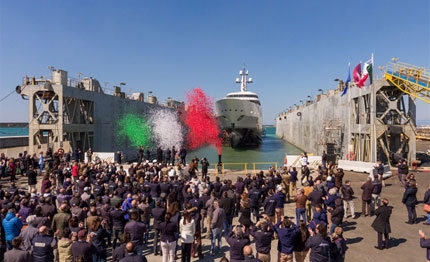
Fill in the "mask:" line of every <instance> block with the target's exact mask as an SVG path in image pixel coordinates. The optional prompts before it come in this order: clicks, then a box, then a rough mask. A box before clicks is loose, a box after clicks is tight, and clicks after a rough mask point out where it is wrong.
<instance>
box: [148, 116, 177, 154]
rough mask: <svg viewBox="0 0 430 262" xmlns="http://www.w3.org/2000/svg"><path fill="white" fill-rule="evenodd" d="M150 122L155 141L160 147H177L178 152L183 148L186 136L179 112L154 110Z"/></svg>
mask: <svg viewBox="0 0 430 262" xmlns="http://www.w3.org/2000/svg"><path fill="white" fill-rule="evenodd" d="M150 122H151V123H152V132H153V135H154V136H153V139H154V141H155V143H156V144H157V145H158V146H161V147H162V148H163V149H166V148H172V147H173V146H175V148H176V150H178V149H179V148H180V147H181V144H182V142H183V139H184V135H183V127H182V125H181V123H180V122H179V117H178V114H177V112H175V111H172V110H168V109H159V110H154V111H153V112H152V113H151V115H150Z"/></svg>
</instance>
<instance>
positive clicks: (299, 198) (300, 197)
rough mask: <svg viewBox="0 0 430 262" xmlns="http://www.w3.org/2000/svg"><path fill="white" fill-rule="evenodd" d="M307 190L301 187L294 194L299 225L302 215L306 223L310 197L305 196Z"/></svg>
mask: <svg viewBox="0 0 430 262" xmlns="http://www.w3.org/2000/svg"><path fill="white" fill-rule="evenodd" d="M304 193H305V191H304V189H303V188H300V189H299V190H298V191H297V195H295V196H294V202H296V222H297V225H299V222H300V216H302V218H303V221H304V222H305V223H306V200H307V199H308V198H307V197H306V196H305V194H304Z"/></svg>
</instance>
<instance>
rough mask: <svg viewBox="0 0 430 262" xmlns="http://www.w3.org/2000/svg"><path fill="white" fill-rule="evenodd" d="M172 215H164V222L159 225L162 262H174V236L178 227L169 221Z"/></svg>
mask: <svg viewBox="0 0 430 262" xmlns="http://www.w3.org/2000/svg"><path fill="white" fill-rule="evenodd" d="M171 217H172V215H171V214H170V213H166V217H165V219H164V222H162V223H161V224H160V228H161V237H160V239H161V250H162V252H163V262H174V261H175V249H176V240H177V239H176V235H175V232H178V225H177V224H176V223H175V222H172V221H171Z"/></svg>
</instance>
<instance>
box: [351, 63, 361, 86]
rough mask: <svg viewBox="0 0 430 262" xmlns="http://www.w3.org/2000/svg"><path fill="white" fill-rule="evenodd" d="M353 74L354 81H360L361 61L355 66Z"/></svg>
mask: <svg viewBox="0 0 430 262" xmlns="http://www.w3.org/2000/svg"><path fill="white" fill-rule="evenodd" d="M352 76H353V77H354V82H355V83H358V81H360V78H361V63H359V64H358V65H357V66H356V67H355V68H354V71H353V73H352Z"/></svg>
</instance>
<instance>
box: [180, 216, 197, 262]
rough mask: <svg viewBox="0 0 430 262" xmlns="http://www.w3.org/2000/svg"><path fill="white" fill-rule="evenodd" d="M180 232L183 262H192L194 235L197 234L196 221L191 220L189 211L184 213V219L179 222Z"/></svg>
mask: <svg viewBox="0 0 430 262" xmlns="http://www.w3.org/2000/svg"><path fill="white" fill-rule="evenodd" d="M179 232H180V239H181V249H182V256H181V261H182V262H190V261H191V246H192V245H193V242H194V234H195V232H196V225H195V223H194V219H192V218H191V213H189V212H188V211H187V210H185V211H184V212H183V217H182V219H181V221H180V222H179Z"/></svg>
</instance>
